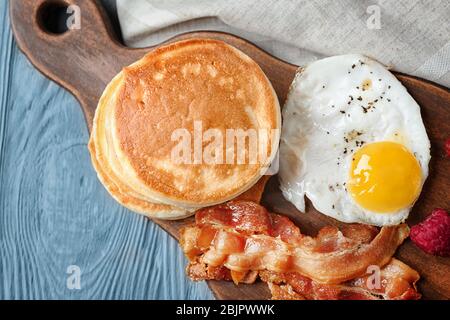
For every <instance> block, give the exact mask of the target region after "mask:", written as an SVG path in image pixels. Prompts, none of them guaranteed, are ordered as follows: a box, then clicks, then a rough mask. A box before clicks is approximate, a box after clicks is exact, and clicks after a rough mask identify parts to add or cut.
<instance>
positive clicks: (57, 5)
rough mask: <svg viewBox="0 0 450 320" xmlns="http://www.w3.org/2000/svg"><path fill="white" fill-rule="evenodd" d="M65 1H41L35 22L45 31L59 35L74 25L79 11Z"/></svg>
mask: <svg viewBox="0 0 450 320" xmlns="http://www.w3.org/2000/svg"><path fill="white" fill-rule="evenodd" d="M72 7H73V6H69V4H67V3H66V2H65V1H62V0H53V1H46V2H44V3H42V5H41V6H40V7H39V9H38V11H37V22H38V24H39V26H40V28H41V29H42V30H43V31H45V32H46V33H49V34H53V35H61V34H64V33H66V32H67V31H69V30H70V29H73V28H74V27H76V24H77V19H79V12H77V10H74V8H72Z"/></svg>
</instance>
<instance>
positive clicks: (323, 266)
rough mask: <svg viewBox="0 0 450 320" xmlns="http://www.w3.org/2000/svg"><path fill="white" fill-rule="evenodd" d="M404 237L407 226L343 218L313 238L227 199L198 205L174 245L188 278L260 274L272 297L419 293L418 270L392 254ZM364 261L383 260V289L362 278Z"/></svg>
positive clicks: (237, 278) (247, 278) (241, 278)
mask: <svg viewBox="0 0 450 320" xmlns="http://www.w3.org/2000/svg"><path fill="white" fill-rule="evenodd" d="M407 236H408V227H407V226H406V225H400V226H397V227H385V228H382V229H381V231H379V232H378V230H377V229H376V228H374V227H370V226H364V225H348V226H347V227H346V228H344V229H343V230H342V231H339V230H338V229H337V228H335V227H326V228H323V229H322V230H321V231H320V232H319V233H318V235H317V236H316V237H314V238H312V237H308V236H304V235H302V234H301V233H300V230H299V228H298V227H297V226H295V225H294V224H293V223H292V221H290V220H289V219H288V218H286V217H283V216H280V215H277V214H272V213H269V212H268V211H267V210H266V209H265V208H264V207H262V206H260V205H258V204H256V203H253V202H248V201H231V202H228V203H227V204H222V205H219V206H215V207H211V208H206V209H202V210H199V211H198V212H197V213H196V223H195V225H192V226H188V227H186V228H185V229H183V230H182V231H181V238H180V244H181V246H182V248H183V250H184V252H185V254H186V256H187V257H188V258H189V260H190V263H189V265H188V267H187V273H188V275H189V276H190V277H191V278H192V279H193V280H207V279H216V280H233V281H234V282H235V283H236V284H237V283H240V282H244V283H253V282H254V281H255V280H256V279H257V277H258V275H259V276H260V277H261V279H262V280H263V281H265V282H267V283H268V285H269V287H270V288H271V291H272V295H273V297H274V298H277V297H278V298H280V297H281V298H290V299H297V298H306V299H346V298H350V299H358V298H360V299H379V298H382V299H397V298H399V299H407V298H418V297H420V295H419V294H418V293H417V291H416V289H415V286H414V284H415V282H416V281H417V280H418V278H419V275H418V274H417V272H415V271H414V270H412V269H411V268H409V267H408V266H406V265H405V264H403V263H401V262H400V261H398V260H395V259H391V257H392V255H393V254H394V252H395V250H396V248H397V247H398V246H399V245H400V244H401V243H402V242H403V240H404V239H405V238H406V237H407ZM370 265H376V266H380V267H382V271H381V273H382V279H383V286H382V288H381V289H380V290H381V291H380V290H379V291H373V290H371V289H369V288H368V287H367V286H366V285H365V283H367V280H368V276H366V275H365V273H366V270H367V267H368V266H370ZM302 288H303V289H302ZM288 296H289V297H288Z"/></svg>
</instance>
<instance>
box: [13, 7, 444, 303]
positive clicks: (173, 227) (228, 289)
mask: <svg viewBox="0 0 450 320" xmlns="http://www.w3.org/2000/svg"><path fill="white" fill-rule="evenodd" d="M43 1H45V0H38V1H34V0H33V1H32V0H22V1H18V0H17V1H14V2H13V3H12V6H11V17H12V18H13V20H12V23H13V28H14V31H15V35H16V38H17V40H18V43H19V45H20V47H21V49H22V50H23V51H24V52H25V54H26V55H27V56H28V57H29V59H30V60H31V62H32V63H33V64H34V65H35V66H36V67H37V68H38V69H39V70H41V72H43V73H44V74H45V75H46V76H48V77H49V78H51V79H53V80H54V81H56V82H58V83H59V84H61V85H63V86H64V87H66V88H68V89H69V90H70V91H71V92H72V93H73V94H74V95H75V96H76V97H77V99H78V100H79V101H80V103H81V105H82V107H83V110H84V114H85V117H86V120H87V122H88V125H89V126H90V125H91V123H92V116H93V114H94V111H95V107H96V105H97V100H98V98H99V96H100V94H101V92H102V91H103V88H104V87H105V86H106V84H107V83H108V82H109V80H110V79H111V78H112V77H113V76H114V75H115V74H116V73H117V72H119V71H120V70H121V68H122V67H124V66H126V65H128V64H129V63H131V62H133V61H135V60H137V59H139V58H140V57H142V56H143V55H144V54H145V53H146V52H148V51H149V50H151V48H146V49H128V48H125V47H123V46H122V45H120V44H119V43H118V42H117V41H116V40H115V39H114V38H113V35H112V32H111V27H110V25H109V22H108V21H107V19H106V18H105V15H104V13H103V11H102V9H101V8H100V7H99V6H98V5H97V4H96V3H95V2H91V1H82V0H78V1H76V0H67V2H68V3H76V4H78V5H79V6H80V7H81V11H82V13H83V14H82V26H83V27H82V29H81V30H73V31H70V32H67V33H66V34H64V35H62V36H54V35H49V34H48V33H46V32H43V31H42V30H41V29H40V27H39V23H37V21H34V23H29V22H30V20H31V21H32V22H33V20H32V19H33V18H30V16H31V17H33V13H36V11H37V9H38V8H39V6H40V4H41V3H42V2H43ZM192 37H204V38H214V39H219V40H223V41H225V42H227V43H229V44H231V45H233V46H235V47H237V48H239V49H240V50H242V51H243V52H245V53H247V54H248V55H249V56H250V57H252V58H253V59H254V60H255V61H256V62H257V63H258V64H259V65H260V66H261V68H262V69H263V70H264V72H265V73H266V75H267V76H268V78H269V79H270V80H271V82H272V84H273V85H274V88H275V91H276V92H277V94H278V97H279V99H280V102H281V104H282V103H283V102H284V100H285V98H286V93H287V91H288V88H289V85H290V83H291V80H292V79H293V77H294V74H295V71H296V69H297V67H296V66H294V65H291V64H288V63H285V62H283V61H280V60H278V59H276V58H274V57H272V56H270V55H269V54H267V53H265V52H264V51H262V50H260V49H259V48H257V47H255V46H254V45H252V44H250V43H249V42H247V41H245V40H243V39H240V38H238V37H235V36H232V35H229V34H224V33H218V32H195V33H189V34H184V35H180V36H178V37H176V38H174V39H171V40H169V42H171V41H176V40H181V39H187V38H192ZM66 61H73V62H74V63H73V64H67V62H66ZM396 75H397V77H398V78H399V79H400V80H401V81H402V82H403V83H404V85H405V86H406V87H407V89H408V90H409V92H410V93H411V94H412V96H413V97H414V98H415V99H416V100H417V101H418V102H419V104H420V105H421V107H422V113H423V118H424V122H425V125H426V127H427V129H428V134H429V136H430V139H431V142H432V156H433V159H432V162H431V164H430V177H429V179H428V181H427V183H426V185H425V189H424V192H423V193H422V196H421V198H420V199H419V201H418V203H417V205H416V206H415V208H414V210H413V212H412V214H411V219H410V221H409V222H411V223H416V222H418V221H420V220H422V219H423V218H424V217H425V216H426V215H427V214H428V213H429V212H430V211H431V209H433V208H434V207H436V206H443V207H446V206H447V207H448V204H449V197H450V195H449V193H448V181H449V178H450V177H449V174H450V162H449V161H448V159H446V158H445V156H444V152H443V144H444V140H445V138H446V137H448V136H449V134H450V127H449V126H450V122H449V121H448V119H449V110H450V109H449V108H450V93H449V91H448V89H445V88H442V87H439V86H437V85H434V84H431V83H429V82H426V81H423V80H421V79H417V78H413V77H410V76H407V75H402V74H396ZM446 119H447V121H446ZM80 190H81V189H80ZM84 192H85V191H84V190H83V191H81V193H84ZM94 198H95V197H94ZM94 198H93V199H94ZM263 203H264V204H265V205H266V206H267V207H268V208H270V209H272V210H273V211H275V212H278V213H282V214H286V215H288V216H289V217H291V218H292V219H293V220H294V221H296V222H297V224H298V225H299V226H300V227H301V229H302V231H303V232H305V233H309V234H314V233H315V232H316V231H317V230H318V228H320V227H322V226H324V225H327V224H334V225H339V223H338V222H337V221H335V220H333V219H331V218H328V217H325V216H324V215H321V214H319V213H318V212H317V211H315V210H314V208H313V207H312V206H311V205H310V204H309V205H308V206H307V211H308V213H307V214H300V213H299V212H297V211H296V210H295V208H294V207H293V206H292V205H290V204H289V203H288V202H287V201H286V200H284V199H283V197H282V196H281V193H280V191H279V189H278V183H277V180H276V177H275V178H273V179H271V181H270V183H269V186H268V187H267V188H266V192H265V196H264V197H263ZM191 221H192V219H185V220H181V221H176V222H167V221H161V220H155V222H156V223H157V224H159V225H160V226H161V227H162V228H164V229H165V230H166V231H168V232H169V233H170V234H171V235H172V236H174V237H177V236H178V230H179V228H180V227H182V226H183V225H185V224H187V223H190V222H191ZM398 257H399V258H400V259H402V260H403V261H405V262H406V263H408V264H410V265H411V266H412V267H413V268H415V269H417V270H418V271H419V272H420V273H421V275H422V277H423V280H422V281H421V282H420V289H421V291H422V293H423V294H424V297H425V298H431V299H439V298H440V299H448V298H450V276H449V275H450V262H449V259H448V258H447V259H445V258H437V257H431V256H428V255H425V254H424V253H423V252H421V251H420V250H418V249H417V248H416V247H414V246H413V245H412V244H411V243H410V242H409V241H407V242H406V243H405V244H404V245H403V246H402V247H401V249H400V250H399V252H398ZM180 268H181V266H180ZM183 269H184V268H183ZM210 287H211V288H212V290H213V292H214V294H215V295H216V297H218V298H221V299H228V298H235V299H236V298H239V299H246V298H251V299H254V298H266V297H267V296H268V292H267V288H265V287H264V285H262V284H258V285H255V286H244V285H241V286H234V285H233V284H230V283H225V282H210Z"/></svg>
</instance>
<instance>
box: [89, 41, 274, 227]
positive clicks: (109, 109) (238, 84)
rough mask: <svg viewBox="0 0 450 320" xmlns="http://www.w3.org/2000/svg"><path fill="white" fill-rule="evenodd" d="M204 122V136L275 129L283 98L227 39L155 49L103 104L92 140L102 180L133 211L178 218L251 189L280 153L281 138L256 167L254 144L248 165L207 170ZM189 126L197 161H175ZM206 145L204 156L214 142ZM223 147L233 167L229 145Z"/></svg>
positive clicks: (115, 84)
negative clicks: (196, 131) (197, 134)
mask: <svg viewBox="0 0 450 320" xmlns="http://www.w3.org/2000/svg"><path fill="white" fill-rule="evenodd" d="M198 123H201V127H202V132H201V133H205V131H206V130H208V129H214V130H216V132H217V131H218V132H220V133H221V134H222V135H223V137H226V134H227V131H226V130H227V129H241V130H248V129H252V130H255V132H258V131H259V130H265V132H269V131H270V130H271V129H279V128H280V111H279V104H278V100H277V97H276V95H275V93H274V91H273V88H272V86H271V84H270V82H269V81H268V80H267V78H266V76H265V75H264V73H263V72H262V70H261V69H260V68H259V66H258V65H257V64H256V63H255V62H254V61H253V60H251V59H250V58H249V57H248V56H246V55H245V54H244V53H242V52H241V51H239V50H237V49H235V48H233V47H231V46H229V45H227V44H225V43H223V42H221V41H216V40H207V39H193V40H187V41H181V42H176V43H173V44H169V45H166V46H163V47H160V48H158V49H156V50H154V51H152V52H150V53H149V54H147V55H146V56H145V57H144V58H142V59H141V60H139V61H138V62H136V63H134V64H133V65H131V66H129V67H127V68H125V69H124V70H123V71H122V72H121V73H119V74H118V75H117V76H116V77H115V78H114V79H113V80H112V81H111V83H110V84H109V85H108V87H107V88H106V89H105V92H104V94H103V96H102V98H101V99H100V102H99V105H98V108H97V110H96V114H95V119H94V125H93V130H92V134H91V140H90V143H89V149H90V151H91V156H92V162H93V164H94V167H95V169H96V171H97V173H98V175H99V178H100V180H101V181H102V183H103V184H104V185H105V187H106V188H107V189H108V191H109V192H110V193H111V195H112V196H113V197H114V198H115V199H116V200H117V201H119V202H120V203H121V204H123V205H125V206H127V207H128V208H130V209H131V210H134V211H137V212H140V213H144V214H147V215H150V216H154V217H158V218H165V219H175V218H180V217H184V216H187V215H190V214H192V212H193V211H195V209H196V208H200V207H204V206H208V205H213V204H217V203H221V202H224V201H227V200H230V199H232V198H234V197H236V196H237V195H239V194H241V193H243V192H245V191H246V190H248V189H249V188H250V187H251V186H252V185H254V184H255V183H256V182H257V181H258V179H259V178H260V177H261V176H262V175H263V174H264V171H265V170H266V169H267V167H268V166H269V164H270V161H271V160H272V158H273V155H274V154H275V152H276V150H277V148H278V140H279V134H278V132H277V131H275V133H274V134H272V135H269V136H268V139H267V141H263V142H261V141H259V143H263V144H264V146H263V149H264V150H265V151H266V152H265V154H266V155H267V158H265V160H260V161H257V162H256V163H249V159H250V157H249V156H248V152H249V150H248V148H249V147H248V144H246V145H245V147H246V149H245V151H246V158H245V159H246V161H245V163H238V161H237V156H236V154H235V157H234V158H232V161H231V162H229V161H228V162H226V163H217V162H216V163H205V161H204V159H203V157H202V154H201V153H200V157H198V156H197V155H198V154H197V155H195V154H194V150H195V146H196V145H195V144H196V143H197V142H194V141H195V138H194V136H195V134H194V126H195V124H197V125H198ZM180 129H182V130H184V131H183V132H187V133H189V134H190V136H191V137H192V141H191V142H192V143H191V144H190V146H192V155H191V154H189V155H190V157H189V159H190V161H188V163H179V162H177V161H174V158H173V150H174V148H176V146H177V145H178V144H179V143H180V140H179V139H174V136H173V134H174V132H176V131H177V130H180ZM271 133H273V132H271ZM247 142H248V140H247ZM199 143H200V149H201V151H204V150H206V148H207V146H208V144H210V143H211V141H208V140H207V139H205V138H204V140H203V141H200V142H199ZM198 146H199V145H198V144H197V147H198ZM228 147H230V146H228ZM231 147H237V145H236V143H235V141H234V142H233V144H232V145H231ZM221 150H222V153H223V155H224V156H223V160H224V161H225V155H226V152H227V143H226V141H225V140H224V141H223V146H222V148H221ZM235 150H236V149H235ZM196 161H197V162H196Z"/></svg>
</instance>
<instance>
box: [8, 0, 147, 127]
mask: <svg viewBox="0 0 450 320" xmlns="http://www.w3.org/2000/svg"><path fill="white" fill-rule="evenodd" d="M58 13H59V14H62V15H64V19H65V21H62V23H63V24H64V23H65V24H66V26H67V27H68V29H67V30H66V31H65V32H63V33H55V30H52V29H51V28H49V27H51V20H50V19H51V18H54V17H51V15H55V14H58ZM10 16H11V23H12V28H13V31H14V35H15V37H16V41H17V42H18V45H19V47H20V48H21V50H22V51H23V52H24V53H25V54H26V56H27V57H28V58H29V59H30V61H31V62H32V63H33V64H34V65H35V66H36V67H37V68H38V69H39V70H40V71H41V72H42V73H44V74H45V75H46V76H47V77H49V78H50V79H52V80H54V81H55V82H57V83H58V84H60V85H62V86H63V87H65V88H67V89H69V90H70V91H71V92H72V93H73V94H74V95H75V96H76V97H77V99H78V100H79V101H80V103H81V105H82V107H83V110H84V113H85V117H86V120H87V123H88V124H90V123H91V122H92V117H93V114H94V111H95V107H96V105H97V101H98V98H99V96H100V94H101V92H102V91H103V89H104V87H105V85H106V84H107V83H108V82H109V81H110V80H111V79H112V78H113V77H114V75H115V74H117V73H118V72H119V71H120V69H121V68H122V67H123V66H126V65H128V64H130V63H132V62H133V61H135V60H137V59H139V58H140V57H142V55H144V53H145V52H146V51H148V50H149V49H148V48H147V49H134V50H133V49H129V48H125V47H124V46H122V45H121V44H120V43H119V42H118V40H117V39H116V38H115V36H114V31H113V28H112V25H111V23H110V20H109V18H108V16H107V14H106V13H105V12H104V10H103V8H102V7H101V5H100V4H99V3H98V2H97V1H91V0H88V1H87V0H13V1H11V2H10ZM98 70H101V71H100V72H97V71H98Z"/></svg>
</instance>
